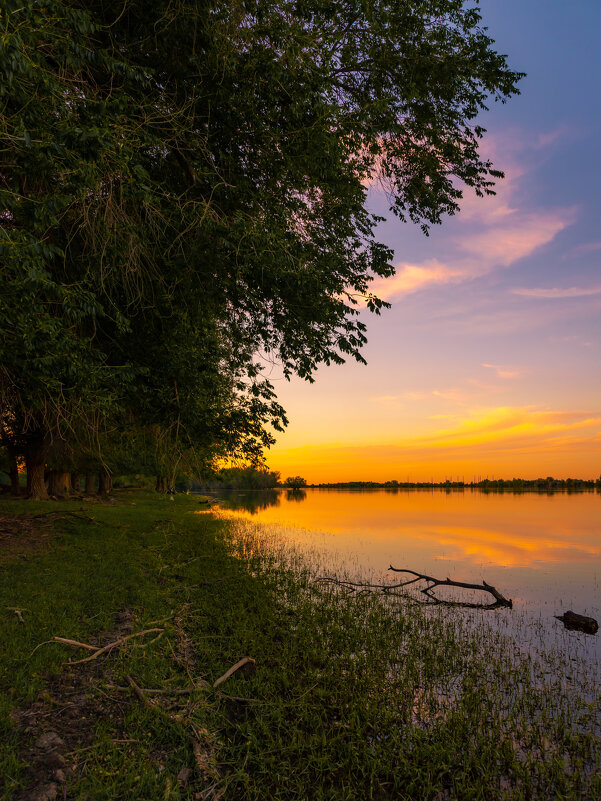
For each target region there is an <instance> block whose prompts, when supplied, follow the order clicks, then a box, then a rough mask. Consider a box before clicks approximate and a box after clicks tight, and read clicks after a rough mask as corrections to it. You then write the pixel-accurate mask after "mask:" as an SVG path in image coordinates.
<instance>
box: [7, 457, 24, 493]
mask: <svg viewBox="0 0 601 801" xmlns="http://www.w3.org/2000/svg"><path fill="white" fill-rule="evenodd" d="M8 474H9V476H10V491H11V492H12V494H13V495H18V494H19V492H20V491H21V488H20V487H19V468H18V467H17V459H16V457H15V456H13V455H12V454H11V455H10V469H9V471H8Z"/></svg>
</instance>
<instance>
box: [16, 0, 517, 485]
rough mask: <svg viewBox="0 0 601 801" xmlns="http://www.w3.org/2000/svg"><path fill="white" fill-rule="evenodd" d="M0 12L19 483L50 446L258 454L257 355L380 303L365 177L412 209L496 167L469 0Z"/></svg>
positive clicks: (201, 463) (178, 455) (513, 77)
mask: <svg viewBox="0 0 601 801" xmlns="http://www.w3.org/2000/svg"><path fill="white" fill-rule="evenodd" d="M0 13H1V14H2V24H3V41H2V46H1V48H0V78H1V79H0V119H1V122H2V127H1V129H0V137H1V140H2V147H1V148H0V221H1V231H0V259H1V264H2V278H3V280H2V283H1V285H0V326H1V328H2V337H1V338H0V402H1V407H0V415H1V422H2V431H3V432H4V433H3V441H6V442H8V443H9V444H10V446H11V448H12V449H13V451H14V453H17V454H18V453H22V454H23V455H24V456H25V457H26V459H27V460H28V475H29V474H30V472H31V475H32V476H33V475H34V473H35V472H36V470H37V475H38V480H37V483H36V486H35V487H34V488H31V487H30V489H31V492H32V494H34V495H36V494H37V495H40V494H41V495H43V494H44V491H45V490H44V485H43V480H41V481H40V479H39V476H40V471H41V472H42V473H43V470H44V467H46V468H48V467H49V466H55V467H56V469H59V468H60V467H61V466H62V467H63V468H65V469H71V468H73V469H76V468H77V466H78V464H83V463H84V462H85V463H86V464H87V465H90V464H91V463H93V462H95V463H97V464H98V465H100V466H102V467H103V469H107V470H109V471H110V469H111V464H117V463H118V462H119V460H121V462H123V460H124V459H125V458H126V456H127V454H129V456H127V458H130V457H131V458H132V459H133V460H134V461H135V460H138V461H140V460H143V461H144V462H145V464H147V465H148V466H149V469H153V470H154V471H155V472H161V471H163V470H166V469H167V468H166V465H167V464H170V465H171V466H173V465H174V464H181V463H183V462H186V463H187V464H188V465H189V466H190V469H193V470H200V469H202V468H203V467H206V466H207V465H209V464H210V463H211V462H212V460H214V458H215V457H218V456H226V455H227V456H229V457H233V458H236V457H238V458H241V459H251V460H255V461H257V460H260V458H261V453H262V450H263V448H264V447H266V446H268V445H269V444H270V443H271V442H272V441H273V431H274V429H275V430H278V429H281V428H282V427H283V426H284V425H285V423H286V419H285V414H284V411H283V409H282V408H281V407H280V406H279V404H278V403H277V399H276V398H275V394H274V390H273V387H272V386H271V385H270V383H269V381H268V380H266V379H265V378H264V377H263V376H262V373H261V359H265V358H270V359H276V360H279V361H280V362H281V364H282V365H283V369H284V373H285V375H287V376H288V377H290V376H291V375H292V374H297V375H299V376H301V377H304V378H306V379H308V380H312V375H313V373H314V371H315V369H316V367H317V366H318V365H319V364H321V363H325V364H330V363H339V362H341V361H343V360H344V359H345V358H347V357H349V356H350V357H353V358H355V359H358V360H363V357H362V355H361V347H362V346H363V344H364V343H365V341H366V333H365V331H366V329H365V323H364V321H363V320H362V319H361V318H360V317H359V314H358V311H359V309H360V303H362V302H363V303H365V304H366V305H367V307H368V308H369V309H370V310H371V311H373V312H376V313H378V312H379V311H380V309H381V308H382V306H383V305H385V304H383V303H382V301H380V300H379V299H378V298H377V297H375V296H374V295H373V294H372V293H371V291H370V282H371V281H372V280H373V278H374V277H376V276H389V275H391V274H392V273H393V267H392V265H391V257H392V253H391V251H390V249H389V248H388V247H387V246H386V245H385V244H383V243H381V242H380V241H379V240H378V238H377V231H376V226H377V223H378V222H379V218H378V217H376V216H374V215H373V214H371V213H370V212H369V211H368V209H367V207H366V203H365V200H366V193H367V191H368V186H369V183H370V182H371V181H374V180H380V181H382V182H383V184H384V185H385V187H386V189H387V191H388V197H389V198H390V212H391V213H392V214H395V215H397V216H398V217H399V219H400V220H402V221H412V222H414V223H417V224H420V225H421V226H422V227H423V229H424V231H426V232H427V229H428V226H430V225H431V224H435V223H438V222H440V220H441V219H442V217H443V216H444V215H445V214H453V213H455V212H456V211H457V210H458V209H459V207H460V201H461V197H462V187H463V186H466V185H467V186H470V187H472V188H473V189H474V190H475V191H476V193H478V194H486V193H490V192H491V191H493V183H494V180H495V179H497V178H499V177H501V173H500V172H498V171H497V170H496V169H495V168H494V167H493V165H492V164H491V163H490V162H488V161H487V160H483V159H482V158H481V157H480V155H479V152H478V143H479V140H480V139H481V137H482V135H483V133H484V129H483V128H482V126H481V124H480V122H479V120H480V117H479V115H480V113H481V112H482V111H483V110H485V109H486V104H487V103H488V102H489V100H490V99H493V100H501V101H504V100H505V99H506V98H508V97H509V96H511V95H512V94H513V93H515V92H516V91H517V89H516V85H517V82H518V80H519V78H520V75H519V74H518V73H516V72H514V71H512V70H511V69H510V68H509V67H508V65H507V63H506V59H505V57H504V56H502V55H500V54H498V53H497V52H496V51H495V50H494V47H493V45H494V43H493V41H492V39H491V38H490V37H489V36H488V34H487V32H486V29H484V28H482V26H481V18H480V14H479V12H478V9H477V6H474V4H473V3H471V2H470V3H467V2H464V1H463V0H403V2H401V1H400V0H388V1H387V2H384V1H382V2H378V0H376V1H375V2H369V3H368V2H356V1H355V0H349V1H348V2H326V0H306V1H304V0H303V1H302V2H300V1H299V2H285V1H284V2H265V1H264V0H256V2H232V1H231V0H181V2H179V3H178V4H176V5H175V6H174V5H173V4H172V3H170V2H167V0H144V2H141V0H138V1H137V2H136V0H134V1H133V2H128V3H126V4H125V5H124V4H123V3H122V2H116V1H115V2H113V1H112V0H103V1H102V2H99V1H97V2H94V1H92V2H87V3H81V2H77V1H76V0H63V1H59V0H23V2H16V0H6V2H5V3H4V4H3V9H2V12H0ZM125 445H127V447H125ZM111 460H112V462H111ZM113 469H114V468H113Z"/></svg>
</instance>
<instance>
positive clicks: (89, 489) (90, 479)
mask: <svg viewBox="0 0 601 801" xmlns="http://www.w3.org/2000/svg"><path fill="white" fill-rule="evenodd" d="M95 489H96V476H95V475H94V473H86V488H85V490H84V492H85V494H86V495H91V494H92V493H93V492H94V490H95Z"/></svg>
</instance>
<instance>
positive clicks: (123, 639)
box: [32, 629, 164, 665]
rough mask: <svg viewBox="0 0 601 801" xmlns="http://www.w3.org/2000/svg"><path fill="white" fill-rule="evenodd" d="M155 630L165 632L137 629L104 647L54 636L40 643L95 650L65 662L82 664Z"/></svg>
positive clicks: (67, 663) (156, 638)
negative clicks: (83, 656)
mask: <svg viewBox="0 0 601 801" xmlns="http://www.w3.org/2000/svg"><path fill="white" fill-rule="evenodd" d="M155 631H159V632H163V631H164V629H145V630H144V631H136V632H134V634H128V635H127V636H126V637H120V638H119V639H118V640H115V641H114V642H110V643H109V644H108V645H103V646H102V648H98V646H96V645H88V643H85V642H78V641H77V640H69V639H67V638H66V637H53V638H52V639H51V640H46V642H43V643H40V645H46V643H49V642H61V643H64V644H65V645H74V646H75V647H77V648H86V649H87V650H88V651H93V652H94V653H92V654H91V655H90V656H86V657H85V658H84V659H75V660H69V661H68V662H65V664H66V665H81V664H83V663H84V662H91V661H92V660H93V659H98V657H99V656H102V654H105V653H107V651H112V650H113V648H117V647H118V646H120V645H123V643H124V642H127V641H128V640H131V639H133V638H134V637H143V636H144V635H145V634H153V633H154V632H155ZM158 639H159V638H158V637H155V638H154V640H152V641H151V642H156V640H158ZM40 645H38V646H36V648H34V650H33V651H32V654H33V653H34V651H36V650H37V648H39V647H40ZM148 645H150V643H148Z"/></svg>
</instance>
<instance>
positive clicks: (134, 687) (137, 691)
mask: <svg viewBox="0 0 601 801" xmlns="http://www.w3.org/2000/svg"><path fill="white" fill-rule="evenodd" d="M125 678H126V679H127V683H128V684H129V686H130V687H131V688H132V690H133V691H134V692H135V694H136V695H137V696H138V700H139V701H140V702H141V703H142V704H144V706H147V707H150V708H153V709H154V704H153V703H152V702H151V700H150V698H147V697H146V696H145V695H144V691H143V690H142V688H141V687H139V686H138V685H137V684H136V682H135V681H134V680H133V679H132V677H131V676H126V677H125Z"/></svg>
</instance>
